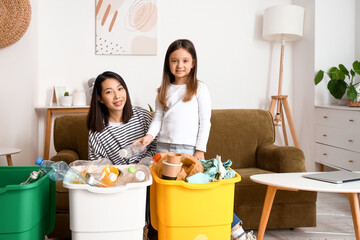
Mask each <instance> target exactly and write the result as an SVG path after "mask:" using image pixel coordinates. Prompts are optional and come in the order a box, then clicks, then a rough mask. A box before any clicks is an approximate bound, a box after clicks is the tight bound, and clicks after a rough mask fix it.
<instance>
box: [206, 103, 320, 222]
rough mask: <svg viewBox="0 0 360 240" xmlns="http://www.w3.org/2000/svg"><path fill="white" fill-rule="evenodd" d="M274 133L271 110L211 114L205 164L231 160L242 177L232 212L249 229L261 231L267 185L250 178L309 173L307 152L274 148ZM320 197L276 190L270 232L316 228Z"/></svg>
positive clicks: (301, 192)
mask: <svg viewBox="0 0 360 240" xmlns="http://www.w3.org/2000/svg"><path fill="white" fill-rule="evenodd" d="M274 140H275V129H274V124H273V120H272V116H271V114H270V113H269V112H268V111H264V110H255V109H233V110H230V109H226V110H213V111H212V117H211V131H210V137H209V141H208V145H207V153H206V154H205V158H206V159H210V158H214V157H215V156H216V155H220V156H221V159H222V161H223V162H224V161H226V160H227V159H230V160H231V161H232V162H233V164H232V166H231V167H232V168H233V169H234V170H235V171H236V172H238V173H239V174H240V176H241V181H240V182H239V183H236V185H235V199H234V212H235V213H236V214H237V215H238V216H239V218H240V219H242V220H243V223H244V228H245V229H257V228H258V226H259V223H260V217H261V213H262V208H263V204H264V199H265V194H266V186H265V185H261V184H258V183H254V182H252V181H251V180H250V176H251V175H254V174H262V173H284V172H305V171H306V170H305V158H304V154H303V152H302V151H301V150H300V149H298V148H295V147H290V146H287V147H286V146H276V145H274V144H273V143H274ZM316 198H317V193H316V192H307V191H298V192H293V191H282V190H280V191H278V192H277V193H276V195H275V199H274V204H273V207H272V210H271V213H270V217H269V221H268V224H267V228H296V227H314V226H316Z"/></svg>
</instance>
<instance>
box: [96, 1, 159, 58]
mask: <svg viewBox="0 0 360 240" xmlns="http://www.w3.org/2000/svg"><path fill="white" fill-rule="evenodd" d="M157 20H158V3H157V0H96V46H95V53H96V54H98V55H156V54H157Z"/></svg>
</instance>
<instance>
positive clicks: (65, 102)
mask: <svg viewBox="0 0 360 240" xmlns="http://www.w3.org/2000/svg"><path fill="white" fill-rule="evenodd" d="M61 105H62V106H64V107H70V106H71V105H72V96H70V94H69V92H65V93H64V96H62V97H61Z"/></svg>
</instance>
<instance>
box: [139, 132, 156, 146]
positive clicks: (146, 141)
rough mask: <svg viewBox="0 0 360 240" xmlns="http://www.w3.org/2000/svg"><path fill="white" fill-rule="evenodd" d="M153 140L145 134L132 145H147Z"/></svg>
mask: <svg viewBox="0 0 360 240" xmlns="http://www.w3.org/2000/svg"><path fill="white" fill-rule="evenodd" d="M153 140H154V138H153V136H151V135H150V134H146V135H145V136H144V137H142V138H140V139H138V140H136V141H135V142H134V143H141V144H142V145H143V146H147V145H149V144H150V143H151V142H152V141H153Z"/></svg>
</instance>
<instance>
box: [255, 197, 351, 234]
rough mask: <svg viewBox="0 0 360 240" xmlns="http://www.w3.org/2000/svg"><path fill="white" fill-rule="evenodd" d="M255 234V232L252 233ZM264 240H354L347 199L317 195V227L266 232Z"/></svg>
mask: <svg viewBox="0 0 360 240" xmlns="http://www.w3.org/2000/svg"><path fill="white" fill-rule="evenodd" d="M254 233H255V234H257V231H254ZM264 239H265V240H275V239H276V240H288V239H289V240H335V239H336V240H355V239H356V238H355V232H354V227H353V221H352V216H351V210H350V204H349V200H348V198H347V197H346V196H345V195H343V194H339V193H318V200H317V226H316V227H315V228H296V229H294V230H290V229H289V230H288V229H282V230H280V229H279V230H266V231H265V237H264Z"/></svg>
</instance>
